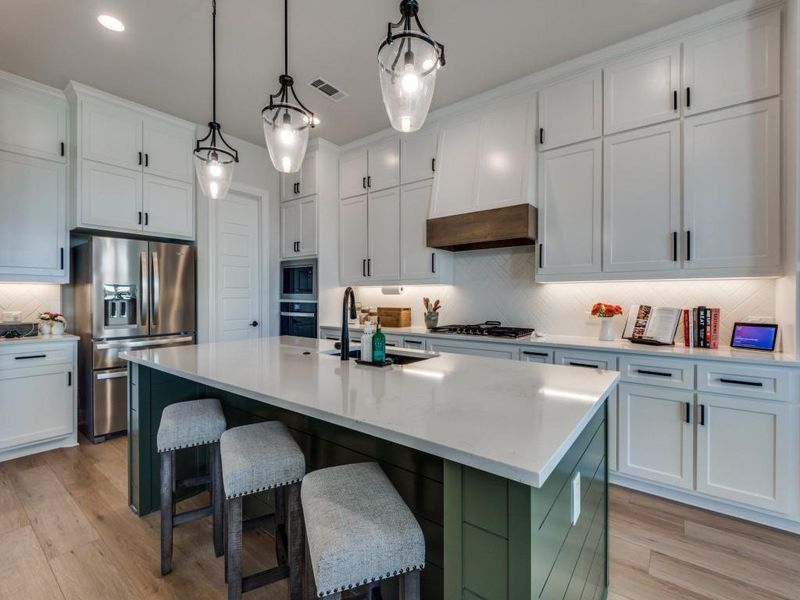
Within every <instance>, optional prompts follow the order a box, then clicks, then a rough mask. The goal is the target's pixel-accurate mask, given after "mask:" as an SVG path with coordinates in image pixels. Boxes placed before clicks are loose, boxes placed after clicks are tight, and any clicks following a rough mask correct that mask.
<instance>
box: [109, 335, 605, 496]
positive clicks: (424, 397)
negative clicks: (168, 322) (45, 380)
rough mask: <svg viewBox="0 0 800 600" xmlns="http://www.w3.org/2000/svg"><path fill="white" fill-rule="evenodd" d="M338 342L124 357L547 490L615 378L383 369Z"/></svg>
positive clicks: (224, 346)
mask: <svg viewBox="0 0 800 600" xmlns="http://www.w3.org/2000/svg"><path fill="white" fill-rule="evenodd" d="M333 350H334V346H333V342H332V341H328V340H314V339H308V338H294V337H271V338H259V339H255V340H245V341H236V342H218V343H211V344H200V345H196V346H179V347H172V348H153V349H148V350H140V351H136V352H126V353H123V354H121V355H120V356H122V357H123V358H126V359H127V360H130V361H132V362H135V363H138V364H141V365H145V366H147V367H151V368H154V369H159V370H161V371H165V372H167V373H171V374H173V375H177V376H179V377H185V378H187V379H190V380H193V381H197V382H200V383H204V384H207V385H210V386H213V387H217V388H220V389H224V390H226V391H230V392H233V393H236V394H240V395H242V396H246V397H249V398H253V399H255V400H261V401H263V402H266V403H268V404H272V405H274V406H278V407H280V408H285V409H287V410H292V411H295V412H298V413H301V414H304V415H307V416H310V417H314V418H317V419H321V420H324V421H328V422H330V423H333V424H336V425H340V426H343V427H347V428H350V429H354V430H356V431H360V432H363V433H367V434H370V435H374V436H376V437H380V438H383V439H386V440H388V441H391V442H394V443H398V444H402V445H405V446H409V447H411V448H415V449H418V450H421V451H424V452H427V453H429V454H433V455H436V456H440V457H442V458H445V459H447V460H451V461H454V462H458V463H461V464H464V465H467V466H470V467H474V468H477V469H481V470H483V471H487V472H489V473H493V474H496V475H499V476H501V477H505V478H508V479H512V480H514V481H519V482H521V483H524V484H527V485H531V486H534V487H540V486H541V485H543V484H544V482H545V481H546V479H547V477H548V476H549V475H550V473H551V472H552V471H553V469H554V468H555V467H556V465H557V464H558V462H559V461H560V460H561V459H562V458H563V456H564V455H565V454H566V452H567V450H568V449H569V448H570V447H571V446H572V444H573V443H574V442H575V440H576V439H577V438H578V436H579V435H580V433H581V432H582V431H583V429H584V428H585V427H586V425H587V424H588V423H589V421H590V420H591V418H592V417H593V416H594V414H595V413H596V412H597V411H598V410H599V409H600V407H602V404H603V403H602V401H603V400H604V399H605V398H606V396H607V395H608V393H609V392H610V391H611V390H613V388H614V386H615V385H616V383H617V380H618V379H619V373H617V372H615V371H601V370H593V369H586V368H577V367H566V366H556V365H541V364H532V363H523V362H518V361H508V360H501V359H495V358H485V357H476V356H465V355H459V354H441V355H438V356H436V357H435V358H431V359H428V360H424V361H420V362H416V363H413V364H408V365H404V366H391V367H384V368H376V367H369V366H363V365H358V364H356V363H355V362H354V361H352V360H351V361H348V362H342V361H341V360H340V358H339V356H338V355H331V354H325V353H324V352H326V351H333Z"/></svg>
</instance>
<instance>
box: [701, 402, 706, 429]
mask: <svg viewBox="0 0 800 600" xmlns="http://www.w3.org/2000/svg"><path fill="white" fill-rule="evenodd" d="M705 424H706V405H705V404H701V405H700V425H705Z"/></svg>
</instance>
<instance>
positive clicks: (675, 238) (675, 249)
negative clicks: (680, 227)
mask: <svg viewBox="0 0 800 600" xmlns="http://www.w3.org/2000/svg"><path fill="white" fill-rule="evenodd" d="M672 262H678V232H677V231H673V232H672Z"/></svg>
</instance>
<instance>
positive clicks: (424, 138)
mask: <svg viewBox="0 0 800 600" xmlns="http://www.w3.org/2000/svg"><path fill="white" fill-rule="evenodd" d="M438 140H439V130H438V129H437V128H435V127H433V128H430V129H425V130H423V131H418V132H416V133H409V134H407V135H404V136H403V138H402V139H401V140H400V183H402V184H405V183H414V182H416V181H423V180H425V179H432V178H433V174H434V171H435V170H436V163H435V160H436V145H437V142H438Z"/></svg>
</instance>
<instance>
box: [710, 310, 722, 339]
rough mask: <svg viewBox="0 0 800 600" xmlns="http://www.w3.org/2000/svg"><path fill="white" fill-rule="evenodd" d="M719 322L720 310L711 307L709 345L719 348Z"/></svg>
mask: <svg viewBox="0 0 800 600" xmlns="http://www.w3.org/2000/svg"><path fill="white" fill-rule="evenodd" d="M719 322H720V311H719V309H718V308H712V309H711V347H712V348H719Z"/></svg>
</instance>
